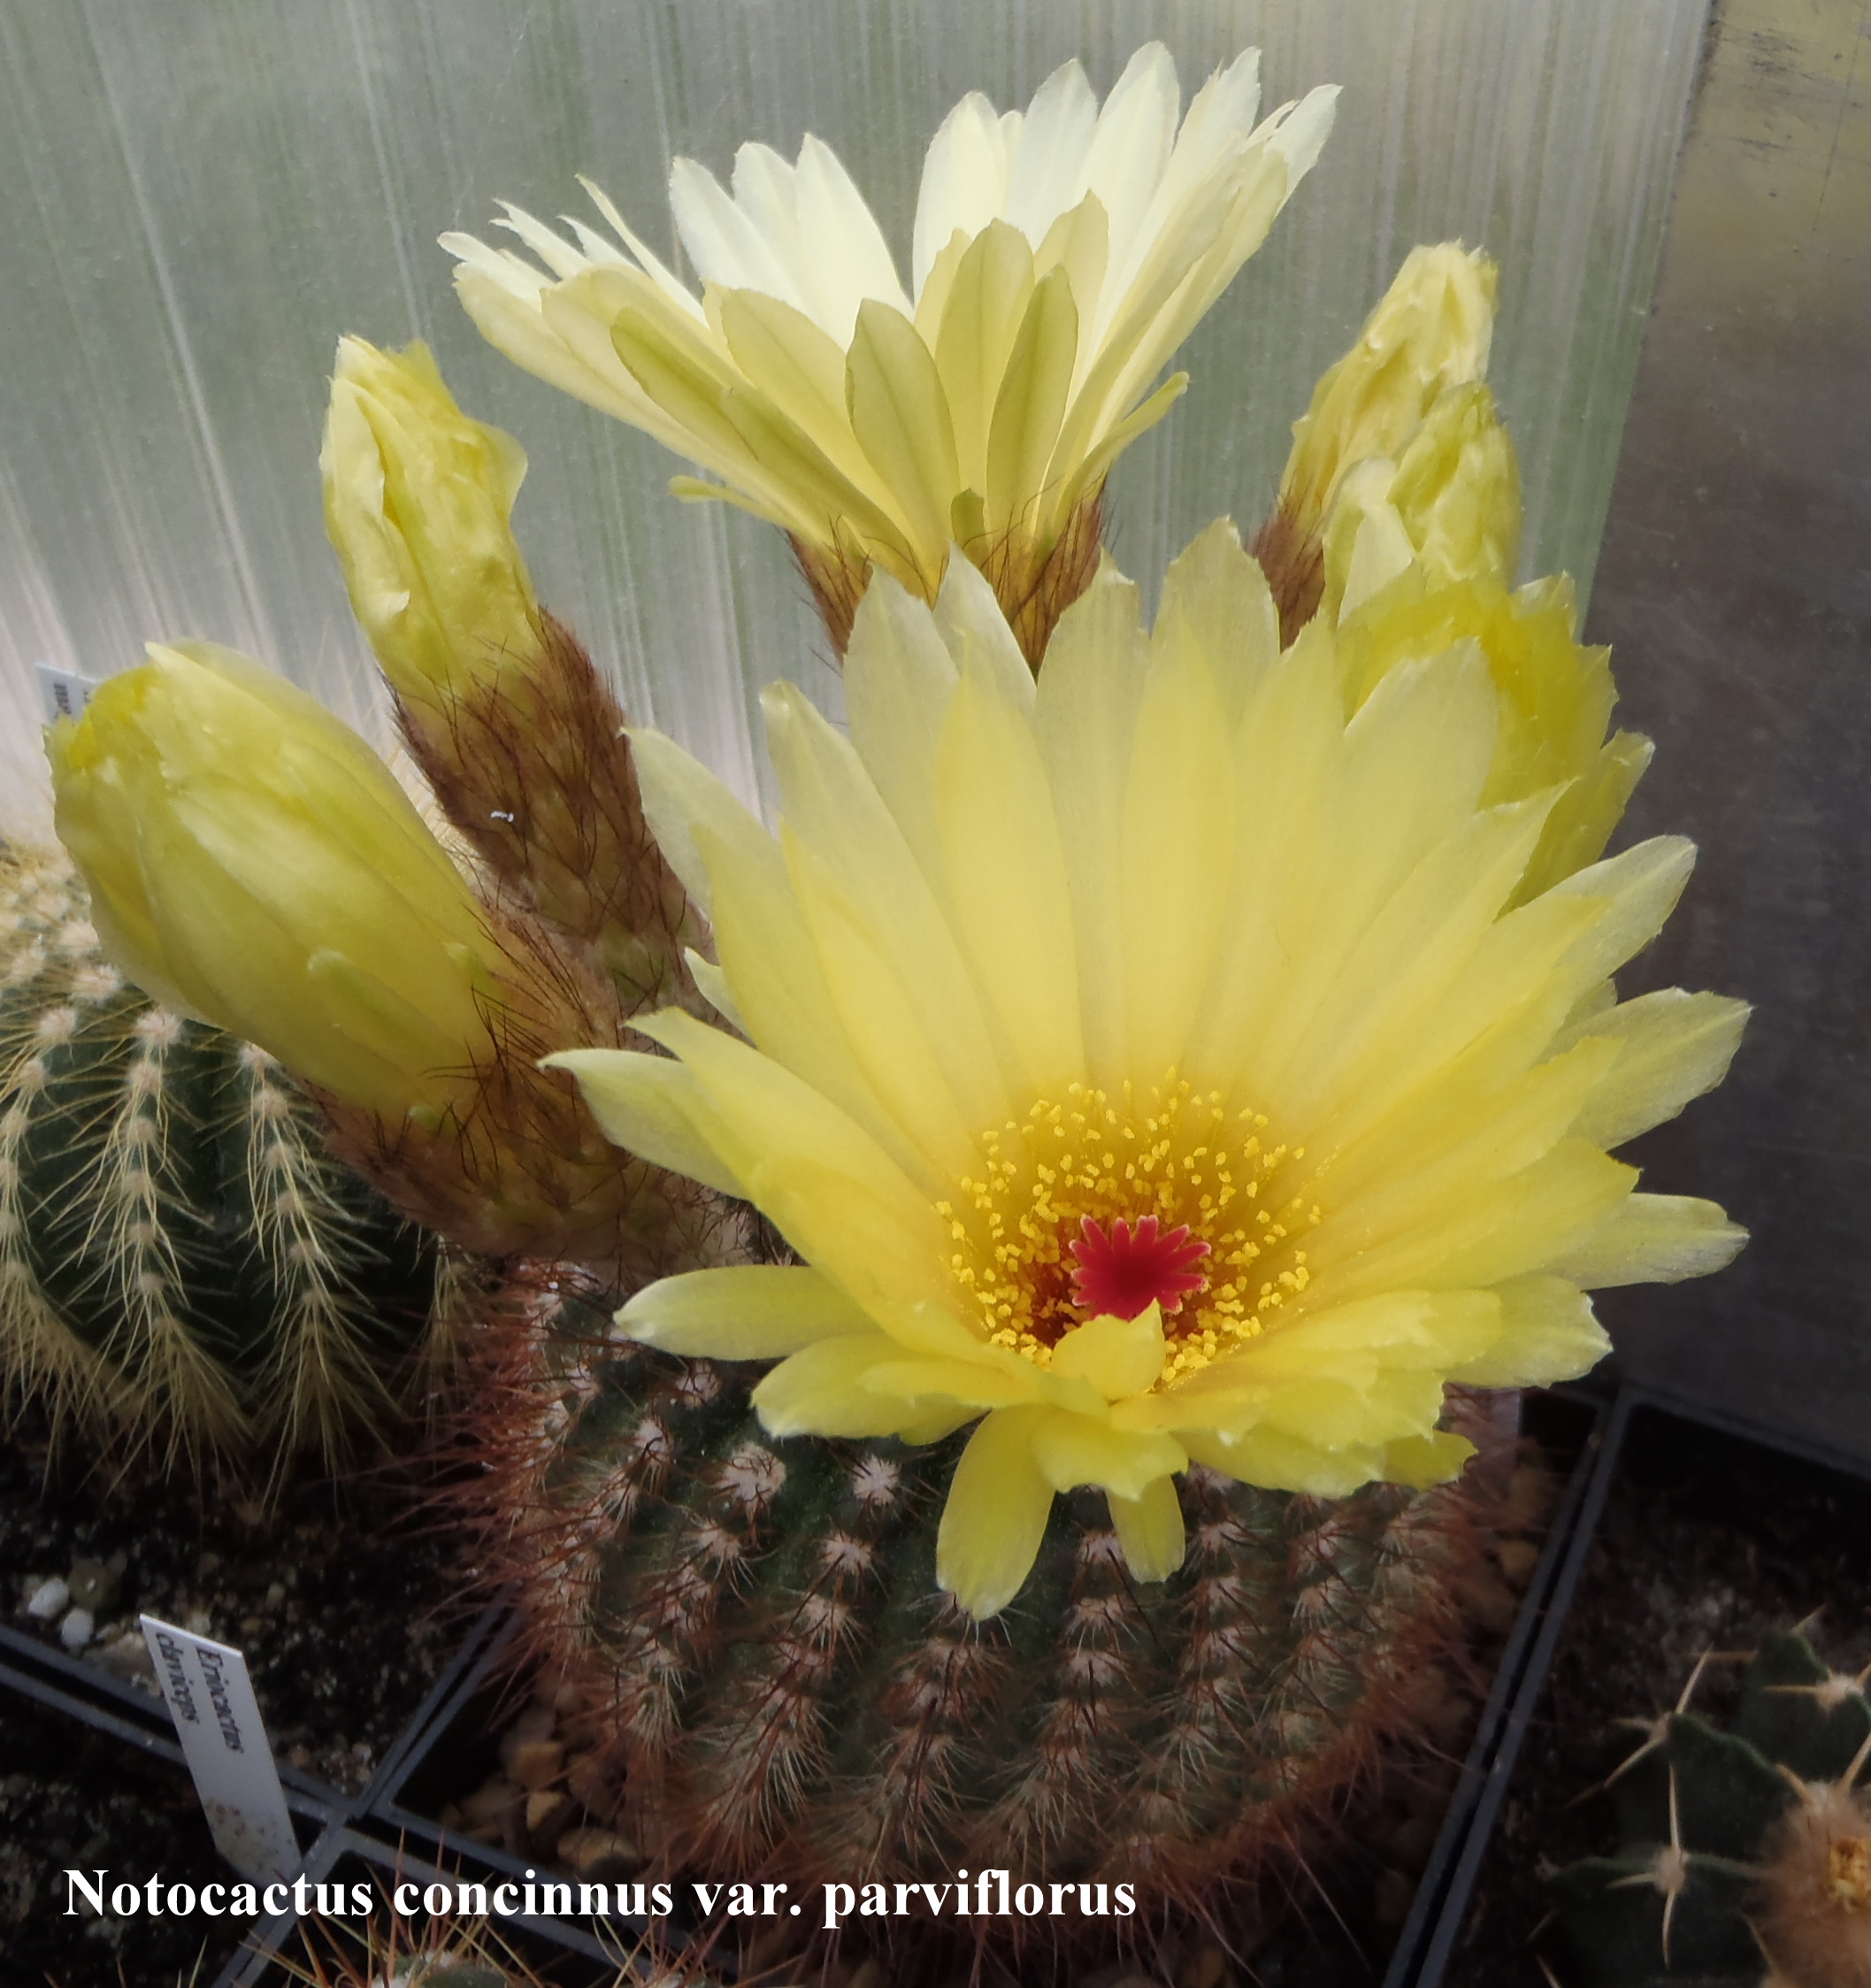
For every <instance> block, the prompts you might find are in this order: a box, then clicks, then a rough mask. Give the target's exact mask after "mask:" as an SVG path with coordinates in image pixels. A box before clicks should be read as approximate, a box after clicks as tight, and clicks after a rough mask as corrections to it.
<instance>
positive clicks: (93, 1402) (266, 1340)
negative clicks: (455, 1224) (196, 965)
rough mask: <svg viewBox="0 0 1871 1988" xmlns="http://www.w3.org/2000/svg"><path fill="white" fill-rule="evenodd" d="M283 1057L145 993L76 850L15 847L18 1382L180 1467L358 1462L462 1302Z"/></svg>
mask: <svg viewBox="0 0 1871 1988" xmlns="http://www.w3.org/2000/svg"><path fill="white" fill-rule="evenodd" d="M436 1266H437V1256H436V1251H435V1248H434V1246H433V1244H432V1243H429V1242H427V1241H426V1240H423V1239H422V1238H421V1237H419V1236H418V1235H417V1234H416V1233H415V1232H413V1231H412V1230H410V1228H409V1227H408V1226H407V1225H406V1224H403V1223H401V1222H399V1221H398V1220H397V1219H396V1218H395V1217H394V1216H393V1215H392V1214H391V1212H390V1211H389V1210H388V1209H387V1208H385V1207H384V1205H383V1204H382V1203H381V1202H380V1201H377V1200H376V1199H375V1198H374V1197H373V1196H372V1195H371V1194H369V1193H368V1191H367V1190H365V1189H364V1187H363V1186H362V1184H361V1183H359V1182H358V1181H357V1180H356V1179H355V1178H352V1177H351V1175H350V1174H349V1172H348V1171H347V1170H346V1169H345V1168H343V1167H341V1165H340V1164H339V1163H337V1162H336V1161H334V1160H333V1159H332V1158H331V1157H330V1156H329V1155H327V1154H326V1152H325V1151H324V1150H323V1147H322V1132H321V1128H320V1125H319V1123H318V1117H317V1115H316V1113H315V1112H314V1110H313V1109H312V1107H311V1104H310V1102H309V1101H308V1100H307V1099H306V1098H305V1097H304V1096H303V1094H302V1093H300V1092H299V1091H298V1090H297V1089H296V1087H295V1086H293V1085H292V1084H291V1083H290V1082H289V1080H288V1078H287V1077H286V1074H285V1072H284V1071H282V1070H281V1069H280V1066H279V1065H278V1064H277V1063H274V1062H273V1061H272V1058H271V1057H269V1056H268V1055H266V1054H265V1052H264V1051H263V1050H260V1049H258V1048H256V1047H255V1046H254V1045H252V1044H251V1043H244V1042H241V1041H239V1040H236V1039H235V1038H234V1037H231V1036H228V1035H225V1034H223V1033H221V1032H219V1031H218V1030H215V1029H211V1028H208V1027H206V1026H204V1025H202V1024H200V1023H197V1022H194V1021H190V1020H185V1019H184V1018H182V1017H180V1016H177V1015H174V1014H173V1013H171V1012H169V1011H168V1010H167V1009H163V1008H160V1007H157V1006H156V1005H154V1004H152V1003H151V1002H149V1001H148V1000H146V999H145V998H144V997H143V996H142V995H141V994H138V993H137V992H136V991H135V990H134V989H133V988H129V987H127V986H125V984H124V982H123V980H122V979H121V978H120V976H119V974H118V973H117V972H116V971H115V970H114V969H113V968H112V967H111V966H110V965H109V964H108V963H107V962H106V961H105V960H104V957H103V956H102V953H101V951H100V949H99V946H98V940H97V934H96V932H95V931H94V930H93V929H92V926H91V925H90V923H89V921H88V915H87V905H86V902H85V895H84V890H83V887H82V885H81V882H80V881H79V879H78V878H77V877H76V875H75V873H74V871H73V867H72V865H71V864H70V863H69V861H68V860H67V859H66V858H65V856H64V855H63V853H62V852H59V851H56V850H50V851H42V850H34V849H22V848H15V847H12V846H0V1390H4V1393H5V1395H6V1397H7V1398H8V1399H9V1400H10V1401H11V1402H12V1405H13V1406H14V1407H15V1408H17V1407H18V1406H19V1404H21V1403H23V1402H24V1401H28V1400H31V1401H35V1402H38V1403H41V1404H42V1405H43V1407H44V1408H45V1409H46V1411H47V1414H48V1416H49V1417H50V1423H51V1425H52V1427H53V1428H54V1429H55V1430H63V1429H65V1428H68V1427H71V1426H73V1425H79V1424H82V1425H85V1426H88V1428H89V1429H90V1430H91V1431H92V1432H94V1433H99V1434H101V1433H104V1432H115V1433H116V1434H117V1435H118V1436H119V1437H127V1438H128V1439H130V1440H131V1441H132V1442H133V1443H142V1444H143V1445H146V1446H149V1447H152V1448H155V1449H157V1451H159V1452H162V1453H165V1454H166V1455H169V1456H170V1457H172V1458H173V1457H176V1456H186V1457H188V1458H191V1459H194V1460H196V1461H197V1462H201V1461H205V1460H206V1459H207V1458H209V1457H215V1458H219V1459H221V1460H223V1461H231V1460H234V1459H248V1460H250V1461H252V1462H265V1464H266V1466H267V1467H269V1468H272V1467H276V1466H277V1465H278V1464H279V1463H280V1462H282V1461H283V1459H284V1458H285V1457H286V1456H287V1455H289V1454H290V1453H291V1452H292V1451H294V1450H295V1449H296V1448H298V1447H302V1446H306V1445H316V1446H317V1447H319V1448H321V1449H322V1450H323V1451H324V1452H325V1453H326V1455H330V1456H336V1455H341V1454H342V1453H343V1452H344V1451H345V1450H347V1449H348V1448H349V1447H353V1446H354V1445H355V1444H356V1442H357V1440H358V1439H359V1438H360V1437H363V1436H364V1435H367V1434H369V1433H370V1432H373V1431H377V1430H380V1429H381V1428H382V1427H383V1426H384V1425H385V1424H387V1422H388V1420H389V1419H390V1418H391V1416H393V1415H394V1414H395V1410H396V1406H397V1403H398V1401H399V1400H400V1399H401V1398H402V1396H403V1393H405V1392H406V1390H407V1387H408V1385H410V1380H411V1378H413V1376H414V1373H415V1370H416V1368H417V1367H418V1366H419V1364H420V1361H419V1349H420V1347H421V1345H422V1342H423V1341H424V1339H426V1337H427V1336H428V1335H429V1334H431V1333H432V1332H433V1331H434V1330H435V1329H436V1325H437V1324H438V1323H439V1321H440V1320H441V1318H442V1316H445V1314H444V1313H443V1312H442V1311H441V1310H440V1309H432V1308H434V1307H437V1306H438V1305H440V1306H447V1305H449V1304H454V1303H456V1302H457V1301H459V1300H460V1298H461V1296H462V1293H460V1292H459V1291H458V1290H457V1289H456V1287H455V1286H453V1285H452V1284H451V1285H449V1286H448V1287H447V1288H446V1289H444V1288H443V1286H442V1284H441V1281H440V1280H439V1279H438V1275H437V1267H436Z"/></svg>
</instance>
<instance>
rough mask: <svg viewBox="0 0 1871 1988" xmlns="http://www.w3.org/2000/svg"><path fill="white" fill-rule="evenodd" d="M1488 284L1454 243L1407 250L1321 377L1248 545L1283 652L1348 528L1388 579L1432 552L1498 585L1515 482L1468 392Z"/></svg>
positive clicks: (1491, 271) (1480, 356)
mask: <svg viewBox="0 0 1871 1988" xmlns="http://www.w3.org/2000/svg"><path fill="white" fill-rule="evenodd" d="M1498 288H1499V274H1498V272H1497V270H1496V268H1495V265H1494V263H1493V262H1492V260H1491V258H1490V257H1487V256H1485V255H1484V254H1482V253H1481V252H1480V251H1479V250H1468V249H1463V248H1462V247H1461V244H1460V243H1459V242H1438V243H1437V244H1435V245H1434V246H1433V247H1430V246H1424V247H1420V248H1415V249H1411V250H1410V252H1409V254H1408V255H1407V257H1405V258H1404V263H1403V266H1402V268H1401V269H1399V271H1398V272H1397V274H1396V277H1395V279H1394V280H1393V281H1392V284H1391V287H1390V288H1389V289H1388V290H1386V291H1385V292H1384V296H1383V298H1382V299H1381V300H1380V301H1379V303H1378V304H1377V307H1376V310H1375V311H1372V312H1371V314H1370V317H1369V319H1367V320H1366V322H1365V326H1364V329H1363V330H1362V331H1361V333H1360V334H1359V336H1358V340H1357V342H1356V343H1355V344H1354V345H1353V347H1352V349H1351V350H1350V351H1349V352H1347V353H1346V355H1345V357H1343V358H1342V359H1340V360H1338V362H1337V364H1336V365H1332V366H1330V367H1329V368H1328V369H1327V370H1326V372H1324V373H1323V374H1322V375H1321V377H1320V380H1319V384H1318V386H1317V387H1316V388H1315V389H1314V391H1313V397H1312V405H1311V407H1310V408H1309V409H1308V410H1307V412H1306V413H1305V414H1303V415H1301V416H1300V418H1299V420H1297V421H1296V422H1294V424H1293V430H1292V435H1293V441H1292V453H1291V454H1290V455H1289V456H1288V457H1287V459H1286V468H1285V471H1284V474H1283V475H1282V476H1281V479H1280V494H1279V501H1278V504H1277V508H1276V510H1275V511H1274V514H1273V516H1272V517H1271V518H1269V520H1268V521H1267V523H1266V524H1265V525H1264V526H1262V527H1261V531H1260V533H1258V534H1257V536H1256V538H1255V541H1254V550H1255V552H1256V554H1257V555H1258V556H1259V557H1260V559H1261V564H1262V565H1263V566H1264V567H1265V569H1266V572H1267V576H1268V579H1269V581H1270V582H1271V584H1272V587H1273V591H1274V597H1275V599H1276V600H1277V602H1278V603H1279V608H1280V625H1281V628H1282V630H1283V632H1284V637H1285V640H1286V641H1292V638H1293V636H1294V635H1295V634H1297V633H1298V632H1299V630H1300V627H1302V626H1304V625H1305V623H1306V622H1307V621H1308V620H1310V618H1312V615H1313V612H1314V610H1315V609H1316V608H1317V606H1318V604H1319V599H1320V593H1321V588H1322V586H1323V583H1324V572H1323V560H1324V559H1325V557H1326V556H1327V549H1328V542H1329V541H1330V540H1336V541H1338V585H1339V586H1340V587H1343V586H1344V585H1345V584H1346V574H1347V569H1348V568H1349V565H1350V561H1351V555H1352V551H1353V542H1354V541H1356V540H1358V539H1359V538H1360V536H1361V537H1362V540H1363V541H1364V544H1365V556H1366V558H1367V559H1369V557H1370V556H1372V555H1373V554H1376V553H1381V554H1382V555H1383V563H1384V564H1386V565H1387V566H1388V569H1389V572H1395V571H1396V570H1398V568H1399V566H1400V565H1401V564H1404V563H1406V561H1407V558H1408V556H1410V555H1411V553H1412V552H1413V551H1416V550H1421V549H1423V548H1424V547H1425V545H1426V544H1428V543H1429V542H1430V541H1434V545H1435V553H1434V556H1435V557H1436V558H1438V560H1440V561H1442V562H1444V563H1445V564H1446V565H1447V566H1448V569H1449V572H1450V576H1451V577H1455V578H1462V577H1467V576H1468V574H1469V573H1471V572H1476V571H1480V570H1484V568H1485V570H1489V571H1492V572H1495V573H1496V576H1497V577H1499V578H1500V579H1503V580H1506V579H1509V578H1511V577H1512V568H1513V562H1514V554H1515V551H1516V550H1517V549H1518V545H1519V539H1520V478H1519V472H1518V470H1517V467H1516V466H1515V464H1514V459H1513V452H1512V449H1510V448H1509V446H1508V444H1507V438H1506V435H1505V434H1503V433H1502V432H1501V430H1500V427H1499V422H1498V421H1497V420H1496V418H1495V416H1494V403H1493V399H1492V396H1491V395H1490V394H1489V393H1488V392H1487V389H1486V388H1484V387H1481V386H1480V385H1479V382H1480V380H1482V378H1483V376H1484V374H1485V372H1487V368H1488V350H1489V347H1490V345H1491V343H1492V341H1493V334H1494V302H1495V296H1496V292H1497V290H1498ZM1347 486H1349V487H1347ZM1386 505H1388V507H1389V508H1388V509H1386V508H1385V506H1386ZM1373 513H1375V514H1376V515H1375V517H1373V516H1372V514H1373ZM1368 519H1369V523H1368V524H1367V522H1366V521H1367V520H1368ZM1361 524H1365V525H1366V529H1365V531H1364V532H1363V533H1362V534H1360V533H1359V526H1360V525H1361ZM1386 577H1387V574H1386ZM1334 598H1336V596H1334Z"/></svg>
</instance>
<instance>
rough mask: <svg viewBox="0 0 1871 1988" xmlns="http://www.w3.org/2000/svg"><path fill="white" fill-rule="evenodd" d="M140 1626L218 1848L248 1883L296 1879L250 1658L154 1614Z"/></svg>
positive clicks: (295, 1855)
mask: <svg viewBox="0 0 1871 1988" xmlns="http://www.w3.org/2000/svg"><path fill="white" fill-rule="evenodd" d="M141 1620H142V1625H143V1639H144V1640H145V1641H146V1642H147V1643H148V1644H149V1646H150V1657H151V1659H152V1660H153V1661H154V1662H155V1664H156V1675H157V1677H158V1678H159V1679H160V1680H161V1683H162V1687H163V1696H164V1697H165V1699H167V1700H168V1701H169V1712H170V1716H171V1717H173V1719H174V1721H175V1731H176V1737H177V1738H178V1739H180V1741H181V1743H182V1754H183V1756H184V1758H185V1759H186V1760H187V1761H188V1771H189V1773H190V1774H192V1775H193V1776H194V1777H195V1792H196V1793H197V1794H198V1795H200V1797H201V1798H202V1807H203V1809H204V1810H205V1811H206V1813H207V1816H208V1826H209V1828H210V1829H211V1830H212V1831H214V1840H215V1846H216V1847H217V1848H218V1849H219V1851H220V1853H221V1854H222V1855H223V1856H224V1857H226V1860H227V1861H228V1862H229V1863H231V1864H232V1865H233V1866H234V1869H236V1870H237V1871H239V1872H240V1873H241V1874H242V1876H243V1877H251V1878H254V1879H270V1878H276V1877H291V1876H292V1874H293V1873H294V1872H295V1870H297V1869H298V1868H299V1863H300V1856H299V1844H298V1838H296V1837H295V1836H294V1834H293V1830H292V1817H291V1816H290V1815H288V1812H287V1808H286V1791H285V1790H284V1789H283V1788H282V1787H281V1786H280V1770H279V1769H278V1768H277V1767H276V1766H275V1765H274V1764H273V1757H272V1745H271V1743H270V1742H269V1741H268V1739H267V1738H266V1728H265V1724H264V1723H262V1722H261V1718H260V1707H259V1703H258V1700H256V1699H255V1697H254V1695H253V1685H252V1683H251V1681H250V1680H249V1677H248V1675H247V1660H246V1658H245V1657H243V1656H242V1654H241V1653H240V1652H239V1651H238V1650H233V1649H229V1648H228V1646H226V1644H225V1643H214V1642H211V1641H210V1640H209V1639H208V1638H207V1637H205V1636H196V1635H194V1634H192V1633H191V1632H190V1631H188V1630H186V1629H177V1628H176V1627H175V1625H174V1624H173V1623H165V1622H158V1621H157V1619H156V1617H155V1616H142V1618H141Z"/></svg>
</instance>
